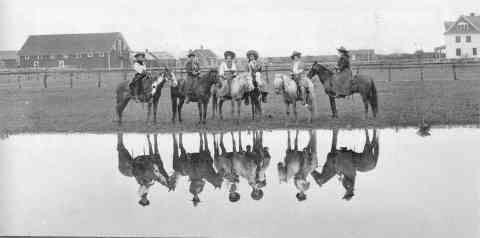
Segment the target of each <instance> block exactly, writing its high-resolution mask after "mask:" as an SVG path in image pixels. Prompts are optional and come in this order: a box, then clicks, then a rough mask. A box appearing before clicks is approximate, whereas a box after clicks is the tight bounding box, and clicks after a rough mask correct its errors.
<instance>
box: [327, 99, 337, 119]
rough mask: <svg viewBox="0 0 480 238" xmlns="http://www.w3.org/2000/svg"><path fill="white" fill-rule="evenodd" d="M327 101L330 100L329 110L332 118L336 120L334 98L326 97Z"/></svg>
mask: <svg viewBox="0 0 480 238" xmlns="http://www.w3.org/2000/svg"><path fill="white" fill-rule="evenodd" d="M328 99H329V100H330V109H331V110H332V117H333V118H337V117H338V115H337V105H336V104H335V98H334V97H332V96H328Z"/></svg>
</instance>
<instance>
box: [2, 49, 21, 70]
mask: <svg viewBox="0 0 480 238" xmlns="http://www.w3.org/2000/svg"><path fill="white" fill-rule="evenodd" d="M17 65H18V59H17V51H15V50H0V69H12V68H17Z"/></svg>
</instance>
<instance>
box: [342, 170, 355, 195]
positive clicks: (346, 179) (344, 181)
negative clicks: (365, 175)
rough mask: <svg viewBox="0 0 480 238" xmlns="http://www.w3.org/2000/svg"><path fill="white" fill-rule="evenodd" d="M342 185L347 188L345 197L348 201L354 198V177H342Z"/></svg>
mask: <svg viewBox="0 0 480 238" xmlns="http://www.w3.org/2000/svg"><path fill="white" fill-rule="evenodd" d="M342 185H343V187H344V188H345V195H343V199H345V200H347V201H348V200H350V199H352V197H353V195H354V193H353V189H354V185H355V181H354V180H353V179H352V178H350V177H348V176H345V175H344V176H343V179H342Z"/></svg>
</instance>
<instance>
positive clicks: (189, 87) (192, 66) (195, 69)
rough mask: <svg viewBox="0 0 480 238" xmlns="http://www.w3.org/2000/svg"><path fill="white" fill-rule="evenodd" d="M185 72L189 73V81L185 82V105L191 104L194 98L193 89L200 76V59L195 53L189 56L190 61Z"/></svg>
mask: <svg viewBox="0 0 480 238" xmlns="http://www.w3.org/2000/svg"><path fill="white" fill-rule="evenodd" d="M185 70H186V71H187V80H186V82H185V90H186V94H185V95H186V100H185V103H189V102H190V99H191V98H192V97H194V95H193V88H194V85H195V83H196V82H197V80H198V78H199V76H200V64H199V63H198V59H197V56H196V55H195V53H193V52H190V53H189V54H188V61H187V63H186V64H185Z"/></svg>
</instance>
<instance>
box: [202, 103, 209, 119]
mask: <svg viewBox="0 0 480 238" xmlns="http://www.w3.org/2000/svg"><path fill="white" fill-rule="evenodd" d="M202 105H203V124H207V109H208V101H206V102H203V103H202Z"/></svg>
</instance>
